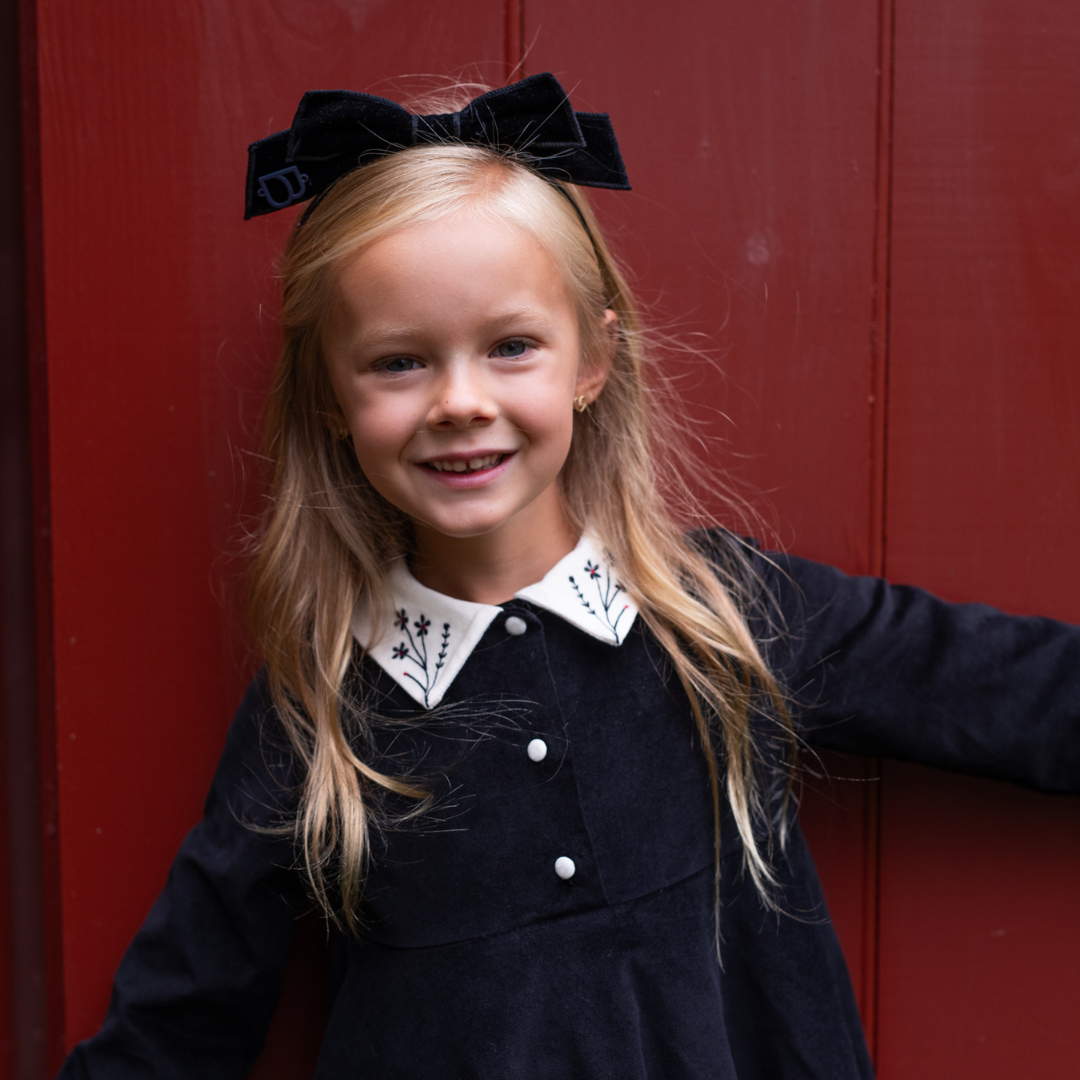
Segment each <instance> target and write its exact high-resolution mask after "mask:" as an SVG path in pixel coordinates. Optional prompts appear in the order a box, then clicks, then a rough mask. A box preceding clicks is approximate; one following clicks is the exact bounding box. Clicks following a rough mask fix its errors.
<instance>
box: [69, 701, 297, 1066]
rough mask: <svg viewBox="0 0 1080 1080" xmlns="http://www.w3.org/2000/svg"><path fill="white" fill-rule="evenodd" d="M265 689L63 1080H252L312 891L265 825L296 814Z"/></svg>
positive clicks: (238, 728) (234, 733)
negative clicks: (100, 1020) (97, 1027)
mask: <svg viewBox="0 0 1080 1080" xmlns="http://www.w3.org/2000/svg"><path fill="white" fill-rule="evenodd" d="M272 715H273V714H272V713H271V711H270V709H269V706H268V703H267V700H266V694H265V690H264V688H263V687H262V685H261V681H260V680H256V682H255V683H253V684H252V686H251V688H250V689H249V690H248V693H247V696H246V697H245V698H244V701H243V703H242V704H241V706H240V709H239V712H238V713H237V715H236V718H235V720H234V721H233V723H232V726H231V728H230V729H229V734H228V738H227V741H226V745H225V750H224V753H223V754H222V757H221V761H220V763H219V765H218V768H217V772H216V774H215V776H214V781H213V784H212V786H211V788H210V794H209V796H208V797H207V800H206V809H205V816H204V818H203V820H202V821H201V822H200V823H199V824H198V825H196V826H195V828H194V829H192V831H191V832H190V833H189V834H188V835H187V837H186V838H185V840H184V842H183V844H182V845H181V848H180V851H179V853H178V855H177V856H176V861H175V862H174V863H173V865H172V869H171V870H170V871H169V877H168V881H167V883H166V885H165V888H164V890H163V891H162V893H161V895H160V896H159V897H158V899H157V901H156V903H155V904H154V906H153V908H152V910H151V911H150V914H149V916H148V917H147V919H146V922H145V923H144V924H143V926H142V929H141V930H139V932H138V934H137V935H136V937H135V940H134V941H133V942H132V943H131V945H130V947H129V948H128V950H127V952H126V954H125V955H124V958H123V960H122V961H121V963H120V967H119V969H118V971H117V973H116V981H115V983H114V986H113V994H112V1000H111V1003H110V1005H109V1011H108V1015H107V1017H106V1020H105V1024H104V1026H103V1027H102V1029H101V1031H100V1032H99V1033H98V1034H97V1035H95V1036H94V1037H93V1038H91V1039H88V1040H87V1041H85V1042H83V1043H80V1044H79V1045H78V1046H76V1047H75V1049H74V1050H73V1051H72V1052H71V1054H70V1056H69V1057H68V1059H67V1061H66V1062H65V1063H64V1066H63V1068H62V1070H61V1072H60V1078H61V1080H135V1078H140V1080H149V1078H150V1077H153V1078H155V1080H164V1078H174V1077H175V1078H177V1080H179V1078H181V1077H183V1078H185V1080H190V1078H191V1077H196V1076H197V1077H199V1078H200V1080H217V1078H222V1080H224V1078H226V1077H228V1078H240V1077H244V1076H246V1075H247V1073H248V1071H249V1070H250V1068H251V1066H252V1064H253V1062H254V1060H255V1058H256V1056H257V1055H258V1053H259V1050H260V1049H261V1047H262V1044H263V1041H264V1038H265V1035H266V1031H267V1028H268V1026H269V1023H270V1019H271V1017H272V1015H273V1011H274V1007H275V1005H276V1002H277V998H278V994H279V990H280V986H281V979H282V972H283V969H284V966H285V960H286V957H287V955H288V951H289V946H290V943H291V939H292V930H293V923H294V919H295V917H296V915H297V913H298V909H299V908H300V907H301V906H302V905H303V903H304V892H303V889H302V887H301V884H300V879H299V875H298V874H297V873H296V871H295V869H294V868H293V867H294V857H293V846H292V842H291V840H289V839H283V838H280V837H278V836H270V835H267V834H266V833H265V832H260V831H258V830H259V829H260V828H265V827H268V826H274V825H277V824H280V823H281V821H282V820H283V818H284V817H285V815H286V814H287V813H288V812H289V810H290V808H291V801H292V799H293V793H294V790H295V777H294V776H293V768H292V765H291V757H290V755H289V754H288V752H287V750H286V749H285V746H284V735H283V734H282V733H281V731H280V728H279V727H278V725H277V724H276V722H275V721H273V720H272Z"/></svg>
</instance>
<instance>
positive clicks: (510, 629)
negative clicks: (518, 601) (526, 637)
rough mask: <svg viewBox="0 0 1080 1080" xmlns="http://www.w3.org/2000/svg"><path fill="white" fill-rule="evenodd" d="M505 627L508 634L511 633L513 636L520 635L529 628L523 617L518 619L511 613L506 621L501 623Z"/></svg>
mask: <svg viewBox="0 0 1080 1080" xmlns="http://www.w3.org/2000/svg"><path fill="white" fill-rule="evenodd" d="M503 626H505V627H506V632H507V633H508V634H513V635H514V637H520V635H522V634H524V633H525V631H526V630H528V629H529V624H528V623H527V622H525V620H524V619H519V618H518V617H517V616H516V615H511V616H510V618H509V619H507V620H506V622H504V623H503Z"/></svg>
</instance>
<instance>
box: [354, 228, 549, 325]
mask: <svg viewBox="0 0 1080 1080" xmlns="http://www.w3.org/2000/svg"><path fill="white" fill-rule="evenodd" d="M336 278H337V287H338V288H337V291H338V294H339V297H340V299H341V300H343V301H344V303H345V306H346V307H347V308H350V309H352V310H353V312H354V313H360V312H361V311H363V310H366V309H371V308H374V307H380V308H385V307H387V306H393V307H416V308H423V307H424V306H426V305H430V304H431V303H433V302H435V301H439V302H441V303H443V304H453V303H455V302H460V303H468V304H469V306H476V305H477V304H478V303H483V302H486V303H488V304H490V305H492V306H496V307H502V306H505V305H510V306H519V307H520V306H521V305H522V304H525V305H527V306H533V305H538V306H556V307H563V306H565V305H566V304H567V303H569V299H568V292H567V289H566V287H565V284H564V281H563V278H562V274H561V273H560V270H559V267H558V265H557V264H556V262H555V260H554V258H553V257H552V255H551V253H550V252H549V251H548V249H547V248H546V247H545V246H544V245H543V244H541V243H540V241H539V240H538V239H537V238H536V237H535V236H534V235H533V234H531V233H530V232H528V231H527V230H525V229H523V228H521V227H520V226H517V225H514V224H512V223H510V222H506V221H503V220H501V219H499V218H495V217H492V216H487V215H479V214H475V213H468V212H463V213H458V214H453V215H449V216H446V217H441V218H438V219H436V220H434V221H428V222H420V223H417V224H412V225H407V226H405V227H403V228H399V229H395V230H394V231H393V232H390V233H387V234H386V235H384V236H382V237H380V238H379V239H378V240H376V241H374V242H373V243H371V244H369V245H367V246H366V247H364V248H363V249H362V250H360V251H359V252H357V253H355V254H353V255H351V256H349V257H347V258H346V259H344V260H343V261H342V263H341V264H340V265H339V267H338V270H337V275H336Z"/></svg>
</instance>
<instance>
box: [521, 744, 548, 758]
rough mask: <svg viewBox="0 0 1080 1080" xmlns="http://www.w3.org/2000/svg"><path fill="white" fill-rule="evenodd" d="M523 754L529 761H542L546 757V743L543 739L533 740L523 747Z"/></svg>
mask: <svg viewBox="0 0 1080 1080" xmlns="http://www.w3.org/2000/svg"><path fill="white" fill-rule="evenodd" d="M525 752H526V753H527V754H528V755H529V760H530V761H543V760H544V758H546V757H547V743H546V742H544V740H543V739H533V740H532V742H530V743H529V745H528V746H526V747H525Z"/></svg>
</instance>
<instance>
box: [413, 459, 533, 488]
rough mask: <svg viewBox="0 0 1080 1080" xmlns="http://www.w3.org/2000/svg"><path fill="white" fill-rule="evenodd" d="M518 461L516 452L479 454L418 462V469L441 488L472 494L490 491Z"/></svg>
mask: <svg viewBox="0 0 1080 1080" xmlns="http://www.w3.org/2000/svg"><path fill="white" fill-rule="evenodd" d="M516 457H517V452H516V451H514V450H488V451H482V452H481V453H477V454H460V455H455V456H453V457H437V458H435V457H433V458H429V459H428V460H427V461H419V462H417V465H418V466H419V467H420V469H421V470H422V471H423V473H424V475H425V476H427V477H429V479H430V480H431V481H432V482H434V483H435V484H437V485H439V486H440V487H444V488H450V489H452V490H454V491H469V490H471V489H473V488H483V487H488V486H489V485H490V484H493V483H495V482H496V481H498V479H499V478H500V477H501V476H503V475H504V474H505V472H506V471H507V469H509V468H510V463H511V461H513V460H514V458H516Z"/></svg>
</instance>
